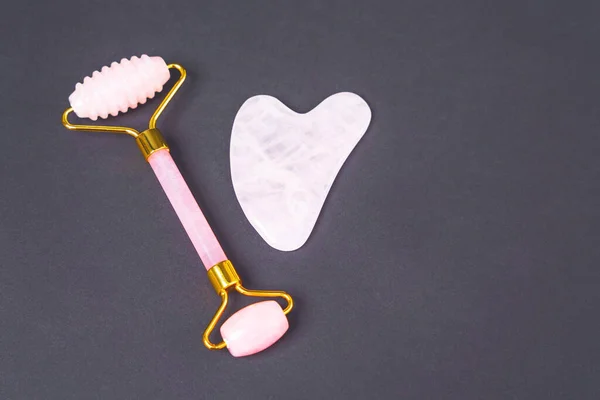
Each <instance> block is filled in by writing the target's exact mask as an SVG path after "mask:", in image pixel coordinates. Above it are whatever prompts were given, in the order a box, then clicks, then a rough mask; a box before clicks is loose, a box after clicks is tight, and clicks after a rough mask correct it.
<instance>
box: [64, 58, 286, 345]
mask: <svg viewBox="0 0 600 400" xmlns="http://www.w3.org/2000/svg"><path fill="white" fill-rule="evenodd" d="M169 69H176V70H177V71H179V74H180V76H179V79H178V80H177V82H176V83H175V85H174V86H173V88H172V89H171V90H170V91H169V93H168V94H167V95H166V97H165V99H164V100H163V101H162V102H161V103H160V105H159V106H158V108H157V109H156V111H155V112H154V114H153V115H152V117H151V118H150V122H149V124H148V129H147V130H145V131H143V132H139V131H137V130H135V129H132V128H128V127H124V126H99V125H74V124H71V123H70V122H69V120H68V117H69V114H71V113H72V112H75V114H76V115H77V116H78V117H80V118H89V119H91V120H94V121H95V120H96V119H98V117H100V118H103V119H104V118H107V117H108V115H109V114H110V115H112V116H116V115H117V114H118V113H119V111H120V112H126V111H127V110H128V109H129V108H136V107H137V105H138V104H144V103H145V102H146V100H147V99H150V98H152V97H154V94H155V93H156V92H160V91H161V90H162V88H163V85H164V84H165V83H166V82H167V81H168V80H169V77H170V72H169ZM185 76H186V72H185V69H184V68H183V67H182V66H181V65H179V64H169V65H167V64H166V63H165V61H164V60H163V59H162V58H160V57H148V56H147V55H143V56H141V57H140V58H138V57H132V58H131V59H130V60H127V59H122V60H121V62H120V63H116V62H113V63H112V64H111V66H110V67H106V66H105V67H103V68H102V69H101V70H100V71H95V72H94V73H93V74H92V76H91V77H89V76H88V77H86V78H85V79H84V80H83V83H78V84H77V85H76V86H75V91H74V92H73V93H72V94H71V96H69V102H70V104H71V107H69V108H67V109H66V110H65V112H64V113H63V116H62V123H63V125H64V126H65V127H66V128H67V129H70V130H75V131H102V132H114V133H125V134H128V135H130V136H133V137H134V138H135V141H136V142H137V145H138V147H139V148H140V150H141V151H142V154H143V155H144V157H145V159H146V160H147V161H148V163H149V164H150V167H151V168H152V170H153V171H154V173H155V174H156V177H157V178H158V181H159V182H160V185H161V186H162V188H163V190H164V191H165V193H166V195H167V197H168V199H169V201H170V202H171V204H172V206H173V208H174V209H175V212H176V214H177V216H178V217H179V220H180V221H181V223H182V224H183V227H184V228H185V231H186V232H187V234H188V236H189V237H190V239H191V241H192V244H193V245H194V248H195V249H196V251H197V252H198V255H199V256H200V259H201V260H202V263H203V264H204V266H205V267H206V269H207V271H208V272H207V274H208V278H209V280H210V282H211V283H212V285H213V287H214V288H215V290H216V292H217V294H218V295H219V296H221V305H220V306H219V308H218V310H217V312H216V314H215V315H214V317H213V318H212V320H211V321H210V323H209V324H208V326H207V328H206V330H205V331H204V334H203V337H202V340H203V342H204V345H205V346H206V347H207V348H209V349H211V350H217V349H222V348H225V347H227V349H228V350H229V352H230V353H231V354H232V355H233V356H235V357H241V356H247V355H251V354H254V353H257V352H259V351H262V350H264V349H266V348H267V347H269V346H271V345H272V344H273V343H275V342H276V341H277V340H278V339H279V338H281V336H283V334H284V333H285V332H286V331H287V329H288V326H289V325H288V320H287V317H286V315H287V314H288V313H289V312H290V311H291V310H292V307H293V300H292V297H291V296H290V295H289V294H287V293H286V292H282V291H264V290H249V289H246V288H245V287H243V286H242V282H241V279H240V277H239V276H238V274H237V272H236V271H235V269H234V268H233V265H232V264H231V262H230V261H229V260H228V259H227V256H226V255H225V252H224V251H223V249H222V248H221V245H220V244H219V242H218V241H217V238H216V237H215V234H214V233H213V231H212V229H211V228H210V226H209V225H208V222H207V221H206V218H205V217H204V214H202V211H201V210H200V207H199V206H198V203H197V202H196V200H195V199H194V196H193V195H192V193H191V192H190V189H189V188H188V186H187V184H186V183H185V181H184V180H183V177H182V176H181V173H180V172H179V169H178V168H177V166H176V165H175V163H174V161H173V158H172V157H171V153H170V152H169V147H168V146H167V144H166V143H165V140H164V138H163V136H162V134H161V133H160V131H159V130H158V129H156V121H157V120H158V117H159V116H160V114H161V113H162V112H163V110H164V109H165V107H166V106H167V104H168V103H169V102H170V101H171V99H172V98H173V95H174V94H175V93H176V92H177V90H178V89H179V87H180V86H181V85H182V83H183V81H184V80H185ZM231 290H235V291H237V292H238V293H240V294H242V295H245V296H252V297H281V298H283V299H285V300H286V301H287V306H286V307H285V308H284V309H282V308H281V307H280V306H279V304H278V303H277V302H276V301H274V300H266V301H261V302H258V303H255V304H251V305H249V306H247V307H245V308H243V309H241V310H239V311H237V312H236V313H235V314H233V315H232V316H231V317H229V319H227V321H225V322H224V323H223V325H222V326H221V336H222V337H223V341H221V342H220V343H218V344H214V343H213V342H211V340H210V335H211V332H212V331H213V329H214V328H215V326H216V325H217V323H218V321H219V319H220V318H221V316H222V315H223V312H224V310H225V308H226V307H227V301H228V298H229V292H230V291H231Z"/></svg>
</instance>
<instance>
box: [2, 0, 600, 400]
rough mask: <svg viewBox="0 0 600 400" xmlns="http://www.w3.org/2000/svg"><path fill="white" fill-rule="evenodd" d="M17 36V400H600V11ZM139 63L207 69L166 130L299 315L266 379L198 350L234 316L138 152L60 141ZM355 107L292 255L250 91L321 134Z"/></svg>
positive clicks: (247, 255)
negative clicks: (337, 101)
mask: <svg viewBox="0 0 600 400" xmlns="http://www.w3.org/2000/svg"><path fill="white" fill-rule="evenodd" d="M0 14H1V17H0V18H1V19H0V22H1V28H0V29H2V31H1V34H2V41H1V54H0V57H1V58H0V61H1V62H0V65H1V66H0V76H1V78H0V82H1V85H2V86H1V88H0V89H1V91H0V93H1V94H2V96H1V99H0V110H2V111H1V113H2V117H1V118H0V124H1V127H2V140H1V142H0V157H1V160H2V161H1V163H0V167H1V175H0V178H1V182H0V183H1V185H2V188H3V191H2V194H1V195H0V217H1V228H0V259H1V263H2V266H1V267H0V324H1V325H0V398H1V399H11V400H12V399H60V400H62V399H241V398H245V399H373V398H385V399H462V400H464V399H544V400H546V399H597V398H599V397H600V369H599V365H598V363H599V360H600V351H599V348H600V345H599V340H600V323H599V321H598V317H599V315H600V314H599V310H600V273H599V270H598V266H599V264H600V247H599V245H600V240H599V239H600V227H599V225H598V223H599V222H600V211H599V209H600V208H599V206H600V188H599V186H598V185H599V184H598V182H599V178H600V162H599V153H600V114H599V112H598V111H599V108H600V78H599V76H600V51H599V49H600V24H599V23H598V21H599V20H600V3H598V2H597V1H586V2H577V1H575V2H567V1H550V0H539V1H523V0H519V1H476V0H473V1H453V2H450V1H423V0H412V1H387V2H370V1H364V2H350V1H327V2H325V1H323V2H322V1H302V2H300V1H298V2H291V1H280V2H277V1H237V2H224V1H223V2H222V1H213V2H208V1H193V0H188V1H158V0H144V1H115V2H110V1H109V2H107V1H11V2H8V1H6V2H3V4H2V8H1V10H0ZM142 53H148V54H151V55H161V56H163V57H164V58H165V59H166V60H167V61H170V62H179V63H181V64H183V65H184V66H185V67H187V69H188V72H189V80H188V81H187V82H186V84H185V86H184V87H183V89H182V91H181V93H180V94H179V95H178V96H177V98H176V99H175V101H174V103H173V105H172V107H171V108H170V109H168V111H167V112H166V113H165V115H164V117H163V118H162V121H160V127H161V129H162V131H163V132H164V134H165V136H166V137H167V138H168V141H169V143H170V145H171V147H172V154H173V156H174V158H175V160H176V161H177V162H178V164H179V165H180V168H181V170H182V172H183V174H184V176H185V177H186V179H187V181H188V183H189V185H190V187H191V188H192V191H193V192H194V194H195V195H196V196H197V199H198V201H199V203H200V204H201V206H202V207H203V209H204V210H205V211H206V213H207V216H208V218H209V220H210V222H211V223H212V224H213V225H214V228H215V230H216V232H217V234H218V236H219V238H220V239H221V241H222V243H223V245H224V247H225V249H226V252H227V253H228V255H229V256H230V258H231V259H232V260H233V261H234V263H235V264H236V265H237V266H238V269H239V270H240V272H241V273H242V275H243V276H244V277H245V282H246V283H247V285H248V286H249V287H260V288H281V289H285V290H288V291H289V292H290V293H292V294H293V295H294V296H295V299H296V301H297V308H296V309H295V311H294V312H293V313H292V314H291V315H290V319H291V329H290V332H289V333H288V334H287V335H286V336H285V337H284V340H282V341H281V342H280V343H278V344H277V345H276V346H274V347H272V348H271V349H269V350H268V351H266V352H264V353H262V354H259V355H257V356H254V357H250V358H246V359H234V358H232V357H230V356H229V354H228V353H227V352H209V351H207V350H206V349H204V347H203V346H202V343H201V334H202V331H203V329H204V327H205V325H206V324H207V322H208V321H209V318H210V317H211V316H212V313H213V312H214V311H215V309H216V307H217V304H218V298H217V296H216V295H215V294H214V293H213V290H212V288H211V287H210V286H209V284H208V281H207V279H206V277H205V272H204V269H203V267H202V265H201V263H200V261H199V260H198V258H197V255H196V254H195V252H194V250H193V248H192V245H191V244H190V241H189V240H188V238H187V237H186V235H185V233H184V231H183V229H182V228H181V226H180V224H179V222H178V220H177V219H176V217H175V214H174V212H173V210H172V209H171V207H170V205H169V204H168V202H167V200H166V197H165V196H164V194H163V193H162V191H161V189H160V187H159V184H158V182H157V181H156V178H155V177H154V175H153V174H152V173H151V170H150V168H149V167H148V165H147V164H146V163H145V162H144V161H143V159H142V157H141V155H140V154H139V152H138V149H137V148H136V146H135V144H134V142H133V140H131V139H130V138H128V137H125V136H118V135H110V134H91V133H72V132H68V131H67V130H66V129H64V128H63V127H62V125H61V124H60V115H61V113H62V111H63V109H64V108H65V107H66V106H67V97H68V96H69V94H70V93H71V91H72V90H73V87H74V85H75V83H76V82H78V81H80V80H81V79H82V78H83V77H84V76H85V75H87V74H90V73H91V72H93V71H94V70H95V69H98V68H100V67H101V66H102V65H105V64H108V63H110V62H111V61H113V60H120V59H121V58H122V57H130V56H132V55H140V54H142ZM337 91H353V92H356V93H358V94H360V95H361V96H363V97H364V98H365V99H366V100H367V102H368V103H369V104H370V105H371V108H372V110H373V120H372V123H371V126H370V128H369V130H368V131H367V134H366V135H365V137H364V139H363V140H362V141H361V142H360V143H359V145H358V146H357V148H356V149H355V151H354V152H353V153H352V155H351V156H350V158H349V159H348V161H347V163H346V165H345V166H344V168H343V169H342V171H341V173H340V175H339V176H338V180H337V182H336V183H335V184H334V186H333V189H332V191H331V193H330V195H329V198H328V199H327V202H326V204H325V207H324V209H323V212H322V215H321V217H320V219H319V221H318V223H317V226H316V229H315V230H314V232H313V234H312V236H311V238H310V240H309V241H308V243H307V244H306V245H305V246H304V247H303V248H301V249H300V250H298V251H296V252H293V253H282V252H279V251H276V250H274V249H272V248H270V247H269V246H268V245H266V244H265V243H264V242H263V241H262V239H261V238H260V237H259V236H258V234H257V233H256V232H255V231H254V230H253V229H252V228H251V226H250V225H249V223H248V222H247V220H246V219H245V217H244V215H243V214H242V211H241V209H240V207H239V205H238V203H237V201H236V199H235V196H234V192H233V188H232V186H231V180H230V177H229V161H228V153H229V138H230V130H231V125H232V121H233V117H234V115H235V113H236V111H237V109H238V108H239V106H240V105H241V104H242V103H243V102H244V100H245V99H247V98H248V97H250V96H252V95H255V94H270V95H273V96H276V97H278V98H280V99H281V100H282V101H284V102H285V103H286V104H288V105H289V106H290V107H291V108H292V109H295V110H297V111H300V112H305V111H308V110H310V109H311V108H312V107H314V106H315V105H316V104H318V103H319V102H320V101H321V100H322V99H324V98H325V97H326V96H329V95H331V94H332V93H335V92H337ZM151 104H152V105H154V106H155V105H156V104H157V103H156V102H152V103H151ZM152 108H153V107H152V106H148V107H143V108H142V109H141V110H136V111H135V112H132V113H130V115H126V116H122V117H121V116H120V117H118V118H119V119H118V120H116V119H115V121H112V120H111V121H110V122H117V121H121V123H124V124H129V125H133V126H136V127H140V128H141V127H143V126H144V125H145V123H146V121H147V119H148V117H149V115H150V113H151V109H152ZM241 305H243V302H242V301H238V302H235V304H234V307H240V306H241Z"/></svg>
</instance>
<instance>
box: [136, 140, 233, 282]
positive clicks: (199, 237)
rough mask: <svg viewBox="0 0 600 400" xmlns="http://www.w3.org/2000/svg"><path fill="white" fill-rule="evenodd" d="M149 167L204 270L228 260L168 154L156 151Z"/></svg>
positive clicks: (149, 159) (150, 159)
mask: <svg viewBox="0 0 600 400" xmlns="http://www.w3.org/2000/svg"><path fill="white" fill-rule="evenodd" d="M148 163H150V166H151V167H152V170H153V171H154V174H156V177H157V178H158V181H159V182H160V185H161V186H162V188H163V190H164V191H165V193H166V195H167V197H168V198H169V201H170V202H171V205H172V206H173V208H174V209H175V213H176V214H177V216H178V217H179V220H180V221H181V224H182V225H183V227H184V228H185V231H186V232H187V234H188V236H189V237H190V239H191V241H192V244H193V245H194V248H195V249H196V252H198V255H199V256H200V259H201V260H202V263H203V264H204V267H205V268H206V269H207V270H208V269H210V268H211V267H212V266H213V265H215V264H218V263H220V262H221V261H225V260H227V256H226V255H225V252H224V251H223V249H222V248H221V245H220V244H219V241H218V240H217V238H216V237H215V234H214V233H213V231H212V229H211V228H210V225H208V221H207V220H206V217H205V216H204V214H203V213H202V211H201V210H200V207H199V206H198V203H197V202H196V199H194V196H193V195H192V192H190V189H189V188H188V185H187V184H186V183H185V180H184V179H183V176H181V173H180V172H179V169H178V168H177V165H175V162H174V161H173V158H172V157H171V153H169V150H167V149H162V150H158V151H155V152H154V153H152V154H151V155H150V157H148Z"/></svg>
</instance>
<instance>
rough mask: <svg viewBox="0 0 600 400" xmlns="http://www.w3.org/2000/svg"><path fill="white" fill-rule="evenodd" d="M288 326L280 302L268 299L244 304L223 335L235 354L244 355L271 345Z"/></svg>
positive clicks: (222, 328)
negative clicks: (247, 304) (245, 305)
mask: <svg viewBox="0 0 600 400" xmlns="http://www.w3.org/2000/svg"><path fill="white" fill-rule="evenodd" d="M288 327H289V323H288V320H287V317H286V316H285V314H284V313H283V310H282V309H281V307H280V306H279V304H278V303H277V302H276V301H274V300H267V301H261V302H259V303H254V304H251V305H249V306H247V307H244V308H242V309H241V310H239V311H238V312H236V313H235V314H233V315H232V316H231V317H229V319H228V320H227V321H225V323H223V325H222V326H221V336H222V337H223V340H224V341H225V343H227V349H228V350H229V352H230V353H231V355H232V356H234V357H244V356H249V355H252V354H255V353H258V352H259V351H263V350H264V349H266V348H267V347H269V346H271V345H272V344H273V343H275V342H276V341H277V340H279V338H281V337H282V336H283V334H284V333H285V332H286V331H287V329H288Z"/></svg>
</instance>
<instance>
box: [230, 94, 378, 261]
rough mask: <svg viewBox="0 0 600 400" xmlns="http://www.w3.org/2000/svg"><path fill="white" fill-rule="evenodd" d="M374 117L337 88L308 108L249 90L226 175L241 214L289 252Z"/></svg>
mask: <svg viewBox="0 0 600 400" xmlns="http://www.w3.org/2000/svg"><path fill="white" fill-rule="evenodd" d="M370 121H371V110H370V109H369V106H368V105H367V103H366V102H365V101H364V100H363V99H362V98H361V97H360V96H358V95H356V94H354V93H347V92H344V93H337V94H334V95H332V96H330V97H328V98H327V99H325V100H324V101H323V102H322V103H321V104H319V105H318V106H317V107H315V108H314V109H312V110H311V111H309V112H308V113H306V114H298V113H296V112H294V111H292V110H290V109H289V108H287V107H286V106H285V104H283V103H282V102H280V101H279V100H277V99H276V98H274V97H271V96H265V95H260V96H254V97H251V98H249V99H248V100H246V102H245V103H244V104H243V105H242V107H241V108H240V110H239V111H238V113H237V115H236V117H235V121H234V122H233V129H232V132H231V151H230V156H231V158H230V161H231V178H232V180H233V188H234V190H235V194H236V196H237V198H238V201H239V202H240V205H241V206H242V209H243V211H244V213H245V214H246V217H247V218H248V220H249V221H250V223H251V224H252V226H253V227H254V228H255V229H256V230H257V232H258V233H259V234H260V235H261V236H262V238H263V239H264V240H265V241H266V242H267V243H268V244H269V245H271V246H273V247H274V248H276V249H278V250H283V251H291V250H296V249H298V248H299V247H301V246H302V245H303V244H304V243H305V242H306V240H307V239H308V237H309V236H310V233H311V232H312V230H313V227H314V226H315V223H316V222H317V218H318V216H319V213H320V211H321V208H322V207H323V203H324V202H325V199H326V198H327V194H328V193H329V189H330V188H331V185H332V184H333V181H334V180H335V177H336V176H337V174H338V172H339V170H340V168H342V165H343V164H344V162H345V161H346V158H347V157H348V155H349V154H350V153H351V152H352V149H354V147H355V146H356V144H357V143H358V141H359V140H360V138H361V137H362V136H363V135H364V133H365V131H366V130H367V127H368V126H369V123H370Z"/></svg>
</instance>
